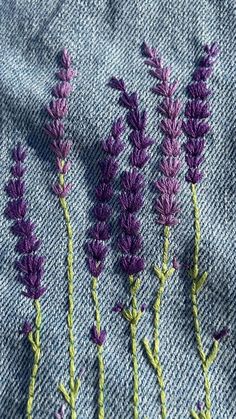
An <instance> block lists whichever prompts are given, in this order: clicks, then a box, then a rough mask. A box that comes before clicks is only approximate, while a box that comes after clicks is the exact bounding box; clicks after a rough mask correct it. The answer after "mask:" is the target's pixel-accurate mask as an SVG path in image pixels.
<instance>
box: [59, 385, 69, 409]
mask: <svg viewBox="0 0 236 419" xmlns="http://www.w3.org/2000/svg"><path fill="white" fill-rule="evenodd" d="M58 390H59V391H60V392H61V393H62V394H63V396H64V399H65V400H66V401H67V403H68V404H69V405H70V396H69V393H68V391H67V390H66V388H65V386H64V384H62V383H60V384H59V386H58Z"/></svg>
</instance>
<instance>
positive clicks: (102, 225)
mask: <svg viewBox="0 0 236 419" xmlns="http://www.w3.org/2000/svg"><path fill="white" fill-rule="evenodd" d="M90 236H91V237H92V239H94V240H101V241H106V240H109V238H110V234H109V229H108V225H107V224H106V222H98V223H96V224H95V225H94V226H93V227H92V228H91V229H90Z"/></svg>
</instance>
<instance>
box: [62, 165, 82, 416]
mask: <svg viewBox="0 0 236 419" xmlns="http://www.w3.org/2000/svg"><path fill="white" fill-rule="evenodd" d="M62 165H64V162H63V161H62ZM64 182H65V181H64V175H63V174H60V175H59V183H60V185H61V186H63V185H64ZM59 201H60V204H61V207H62V209H63V214H64V219H65V222H66V229H67V236H68V254H67V276H68V298H69V302H68V303H69V307H68V315H67V324H68V332H69V356H70V366H69V372H70V383H69V385H70V393H69V394H68V392H67V391H66V389H65V387H64V385H63V384H60V385H59V387H58V389H59V391H61V393H62V394H63V396H64V398H65V400H66V401H67V403H68V404H69V405H70V407H71V419H76V408H75V404H76V398H77V396H78V392H79V387H80V380H79V379H77V380H76V379H75V344H74V333H73V311H74V301H73V292H74V287H73V278H74V272H73V231H72V226H71V223H70V213H69V207H68V204H67V201H66V199H65V198H59Z"/></svg>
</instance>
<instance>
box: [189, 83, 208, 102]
mask: <svg viewBox="0 0 236 419" xmlns="http://www.w3.org/2000/svg"><path fill="white" fill-rule="evenodd" d="M188 94H189V96H190V97H191V98H192V99H200V100H205V99H207V98H208V96H210V95H211V90H210V89H209V88H208V87H207V84H206V83H205V82H204V81H199V82H198V83H193V84H189V85H188Z"/></svg>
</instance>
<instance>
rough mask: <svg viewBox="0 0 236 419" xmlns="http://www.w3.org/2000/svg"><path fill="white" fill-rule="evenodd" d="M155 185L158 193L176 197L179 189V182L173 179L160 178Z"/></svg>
mask: <svg viewBox="0 0 236 419" xmlns="http://www.w3.org/2000/svg"><path fill="white" fill-rule="evenodd" d="M155 185H156V188H157V189H158V190H159V191H160V193H161V194H165V195H176V194H177V193H178V192H179V189H180V184H179V181H178V180H177V179H175V178H161V179H159V180H158V181H157V182H156V183H155Z"/></svg>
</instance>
